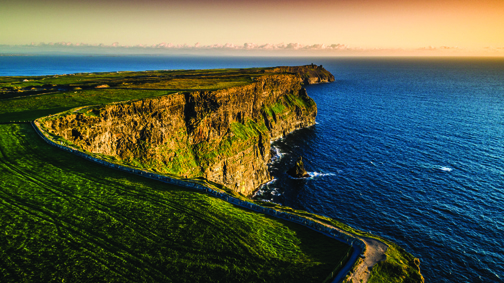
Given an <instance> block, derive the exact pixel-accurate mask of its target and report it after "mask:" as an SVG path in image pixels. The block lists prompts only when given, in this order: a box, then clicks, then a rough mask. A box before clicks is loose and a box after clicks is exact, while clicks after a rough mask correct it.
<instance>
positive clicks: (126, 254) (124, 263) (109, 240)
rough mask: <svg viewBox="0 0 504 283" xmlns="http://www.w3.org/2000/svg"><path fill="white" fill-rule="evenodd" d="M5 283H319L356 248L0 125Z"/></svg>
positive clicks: (0, 277)
mask: <svg viewBox="0 0 504 283" xmlns="http://www.w3.org/2000/svg"><path fill="white" fill-rule="evenodd" d="M0 225H1V226H2V228H3V229H2V232H1V233H0V281H1V282H56V281H57V282H154V281H162V282H198V281H199V282H206V281H215V282H322V281H323V280H324V279H325V278H326V276H327V275H328V274H329V273H330V272H331V271H332V269H333V268H334V266H336V265H337V264H338V262H339V261H340V259H341V258H342V257H343V256H344V255H345V254H346V253H347V252H348V251H349V247H348V246H346V245H343V244H341V243H339V242H337V241H335V240H332V239H329V238H327V237H325V236H322V235H320V234H318V233H316V232H314V231H312V230H309V229H307V228H304V227H302V226H299V225H296V224H293V223H289V222H284V221H280V220H278V219H274V218H271V217H268V216H265V215H261V214H258V213H253V212H250V211H247V210H244V209H241V208H238V207H235V206H233V205H231V204H229V203H227V202H225V201H222V200H219V199H215V198H212V197H209V196H207V195H205V194H201V193H199V192H196V191H192V190H189V189H183V188H179V187H173V186H169V185H167V184H164V183H160V182H157V181H154V180H149V179H145V178H141V177H138V176H133V175H130V174H127V173H123V172H119V171H115V170H113V169H108V168H105V167H102V166H99V165H96V164H95V163H91V162H88V161H86V160H83V159H80V158H78V157H75V156H74V155H72V154H69V153H66V152H63V151H61V150H58V149H57V148H53V147H51V146H49V145H47V144H46V143H44V142H43V141H42V140H41V139H40V138H39V137H38V136H36V134H35V133H34V131H33V129H32V128H31V126H30V125H26V124H23V125H21V124H9V125H0Z"/></svg>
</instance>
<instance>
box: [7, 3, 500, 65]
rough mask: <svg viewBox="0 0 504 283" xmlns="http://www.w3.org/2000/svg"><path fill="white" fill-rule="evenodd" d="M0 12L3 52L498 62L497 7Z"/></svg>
mask: <svg viewBox="0 0 504 283" xmlns="http://www.w3.org/2000/svg"><path fill="white" fill-rule="evenodd" d="M1 7H2V8H1V9H0V44H2V45H28V44H32V43H33V44H35V45H38V44H40V43H46V44H49V43H53V44H54V43H61V42H64V43H67V44H69V45H77V44H80V43H84V44H91V45H93V44H94V45H96V44H104V45H107V46H110V45H118V46H135V45H144V46H152V45H159V44H161V43H165V45H163V46H172V45H173V46H175V47H176V46H177V45H180V46H182V45H184V44H186V45H187V46H191V47H194V46H195V44H196V43H198V45H196V47H200V48H201V47H204V46H206V47H207V48H209V47H210V46H214V47H222V46H224V45H226V44H228V45H227V46H228V47H229V46H239V47H240V48H243V46H244V44H245V43H254V44H256V47H257V46H262V47H261V48H262V49H271V48H273V47H272V46H273V45H275V46H280V47H281V48H283V49H287V48H288V49H303V48H304V49H311V50H312V51H313V50H316V49H327V47H328V46H331V45H332V47H331V49H338V50H339V51H340V52H341V51H342V50H353V51H370V50H371V51H372V50H376V49H379V50H382V51H384V52H385V51H387V52H392V53H393V52H401V51H400V50H401V49H406V50H410V51H430V52H441V53H443V52H444V53H446V54H448V53H450V52H458V53H460V54H466V53H467V54H473V55H479V54H490V55H492V54H494V55H498V56H503V54H504V1H503V0H471V1H466V0H457V1H451V0H422V1H417V0H412V1H399V0H368V1H365V0H357V1H355V0H351V1H350V0H345V1H343V0H333V1H325V0H312V1H306V0H303V1H298V0H280V1H274V0H269V1H266V0H250V1H244V0H233V1H232V0H213V1H210V0H209V1H205V0H197V1H191V0H186V1H182V0H180V1H179V0H176V1H162V0H143V1H142V0H113V1H95V0H87V1H82V0H61V1H60V0H36V1H35V0H32V1H30V0H3V1H2V4H1ZM290 43H292V44H291V45H289V46H288V44H290ZM169 44H172V45H169ZM281 44H283V45H281ZM316 44H319V45H316ZM321 44H324V46H322V45H321ZM249 46H252V47H254V45H249ZM307 46H308V47H310V46H311V47H310V48H308V47H307ZM333 52H337V51H334V50H333ZM432 54H434V53H432ZM436 54H437V53H436ZM499 54H500V55H499Z"/></svg>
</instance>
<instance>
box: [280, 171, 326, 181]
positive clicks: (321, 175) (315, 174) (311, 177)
mask: <svg viewBox="0 0 504 283" xmlns="http://www.w3.org/2000/svg"><path fill="white" fill-rule="evenodd" d="M307 173H308V175H310V176H308V177H301V178H296V177H292V176H290V175H289V178H291V179H295V180H313V179H315V178H320V177H326V176H336V174H334V173H322V172H307Z"/></svg>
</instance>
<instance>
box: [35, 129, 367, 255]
mask: <svg viewBox="0 0 504 283" xmlns="http://www.w3.org/2000/svg"><path fill="white" fill-rule="evenodd" d="M36 123H37V121H34V122H32V123H31V124H32V126H33V128H34V129H35V132H37V134H38V135H39V136H40V137H41V138H42V139H43V140H44V141H46V142H47V143H48V144H50V145H52V146H55V147H58V148H60V149H62V150H65V151H68V152H70V153H73V154H75V155H77V156H80V157H82V158H85V159H88V160H91V161H94V162H96V163H99V164H101V165H104V166H107V167H110V168H113V169H117V170H121V171H125V172H128V173H133V174H136V175H139V176H143V177H146V178H150V179H154V180H159V181H161V182H164V183H168V184H172V185H177V186H180V187H185V188H191V189H195V190H198V191H203V192H206V193H208V194H209V195H212V196H214V197H216V198H220V199H222V200H225V201H227V202H229V203H232V204H234V205H237V206H240V207H243V208H246V209H250V210H253V211H255V212H259V213H263V214H267V215H270V216H273V217H276V218H280V219H283V220H286V221H290V222H294V223H297V224H299V225H303V226H305V227H308V228H310V229H312V230H315V231H317V232H319V233H322V234H324V235H326V236H328V237H331V238H333V239H336V240H338V241H340V242H343V243H345V244H348V245H350V246H352V247H353V248H354V249H358V250H360V252H361V253H363V252H364V251H365V250H366V244H365V243H364V242H363V241H362V240H360V239H358V238H355V237H353V236H352V235H350V234H346V233H342V232H341V231H339V230H338V229H336V228H334V227H332V226H328V225H324V224H322V223H320V222H317V221H313V220H311V219H307V218H305V217H302V216H298V215H295V214H290V213H288V212H284V211H278V210H276V209H274V208H270V207H264V206H261V205H257V204H255V203H252V202H248V201H243V200H241V199H238V198H235V197H233V196H230V195H228V194H226V193H222V192H218V191H216V190H214V189H212V188H209V187H206V186H204V185H201V184H198V183H195V182H191V181H182V180H178V179H174V178H170V177H167V176H163V175H159V174H155V173H151V172H148V171H144V170H139V169H134V168H129V167H125V166H121V165H117V164H113V163H110V162H107V161H104V160H101V159H98V158H94V157H92V156H90V155H88V154H86V153H83V152H81V151H78V150H75V149H72V148H69V147H67V146H64V145H63V144H58V143H57V142H55V141H52V140H51V139H49V138H48V137H46V136H45V135H44V134H43V133H42V131H41V130H40V129H39V127H38V126H37V124H36Z"/></svg>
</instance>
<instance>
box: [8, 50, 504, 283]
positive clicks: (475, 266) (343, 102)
mask: <svg viewBox="0 0 504 283" xmlns="http://www.w3.org/2000/svg"><path fill="white" fill-rule="evenodd" d="M312 62H313V63H315V64H319V65H320V64H323V65H324V67H325V68H326V69H328V70H329V71H331V72H332V73H333V74H334V75H335V77H336V82H334V83H331V84H321V85H311V86H307V90H308V94H309V95H310V96H311V97H312V98H313V99H314V100H315V101H316V103H317V106H318V116H317V125H315V126H313V127H310V128H307V129H302V130H298V131H296V132H294V133H292V134H291V135H289V136H287V137H286V138H284V139H283V140H279V141H276V142H274V143H273V152H272V153H273V154H274V155H275V156H274V159H273V160H272V163H271V166H270V169H271V171H272V174H273V175H274V177H275V181H274V182H272V183H270V184H269V185H268V188H265V189H264V190H263V193H262V195H261V196H258V197H262V198H265V199H269V200H272V201H275V202H278V203H282V204H284V205H288V206H292V207H295V208H302V209H306V210H308V211H311V212H315V213H320V214H323V215H326V216H329V217H333V218H335V219H338V220H341V221H342V222H344V223H347V224H349V225H351V226H353V227H356V228H358V229H361V230H365V231H370V232H372V233H375V234H378V235H381V236H384V237H386V238H388V239H390V240H392V241H394V242H396V243H398V244H399V245H401V246H402V247H403V248H405V249H406V250H407V251H409V252H411V253H412V254H413V255H415V256H416V257H419V258H420V260H421V271H422V274H423V275H424V277H425V278H426V282H504V264H503V262H504V237H503V235H504V119H503V118H504V59H485V58H464V59H462V58H285V57H284V58H275V57H261V58H257V57H189V56H180V57H163V56H121V57H110V56H95V57H92V56H91V57H90V56H87V57H86V56H26V57H0V75H45V74H64V73H76V72H100V71H120V70H152V69H204V68H229V67H232V68H241V67H256V66H257V67H259V66H277V65H299V64H310V63H312ZM298 155H302V156H303V160H304V163H305V167H306V169H307V170H308V171H309V172H311V173H312V175H313V177H311V178H308V179H302V180H299V179H291V178H289V177H288V176H287V175H286V174H285V171H286V170H287V169H288V168H289V167H290V166H291V165H292V164H293V163H294V161H295V159H296V158H297V156H298Z"/></svg>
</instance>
